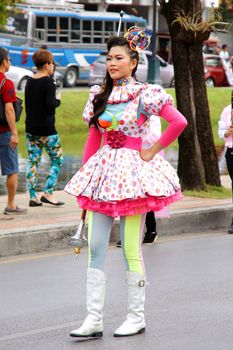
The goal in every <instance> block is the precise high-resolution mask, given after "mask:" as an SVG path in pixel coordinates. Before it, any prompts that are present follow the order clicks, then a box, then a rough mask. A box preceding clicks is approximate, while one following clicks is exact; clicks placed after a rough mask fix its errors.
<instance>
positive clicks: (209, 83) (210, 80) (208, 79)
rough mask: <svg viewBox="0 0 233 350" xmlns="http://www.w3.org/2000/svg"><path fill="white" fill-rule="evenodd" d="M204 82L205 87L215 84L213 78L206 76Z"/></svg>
mask: <svg viewBox="0 0 233 350" xmlns="http://www.w3.org/2000/svg"><path fill="white" fill-rule="evenodd" d="M205 83H206V86H207V87H214V86H215V83H214V79H212V78H207V79H206V81H205Z"/></svg>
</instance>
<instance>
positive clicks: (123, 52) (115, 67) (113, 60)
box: [107, 46, 137, 80]
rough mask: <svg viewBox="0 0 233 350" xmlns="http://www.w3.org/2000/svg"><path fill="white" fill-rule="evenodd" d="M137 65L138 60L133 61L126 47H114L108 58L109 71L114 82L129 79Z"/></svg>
mask: <svg viewBox="0 0 233 350" xmlns="http://www.w3.org/2000/svg"><path fill="white" fill-rule="evenodd" d="M136 65H137V60H136V59H131V57H130V55H129V53H128V50H127V48H126V47H124V46H114V47H112V48H111V49H110V51H109V54H108V56H107V71H108V73H109V75H110V77H111V78H112V79H113V80H118V79H127V78H130V77H131V76H132V71H133V69H134V68H135V67H136Z"/></svg>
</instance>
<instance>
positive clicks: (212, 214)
mask: <svg viewBox="0 0 233 350" xmlns="http://www.w3.org/2000/svg"><path fill="white" fill-rule="evenodd" d="M231 218H232V205H229V206H222V207H212V208H211V209H208V208H206V209H203V208H201V209H190V210H188V211H187V210H183V211H181V210H179V211H173V212H172V215H171V217H170V218H163V219H157V224H158V226H157V227H158V232H159V235H160V236H172V235H178V234H183V233H197V232H199V233H200V232H201V231H209V230H216V229H223V230H224V231H225V230H227V227H228V224H230V222H231ZM76 229H77V222H75V223H74V222H73V223H72V222H71V223H69V224H63V225H62V224H57V225H44V226H37V227H33V228H32V227H28V228H23V229H14V230H9V231H8V232H6V233H4V234H2V235H1V236H0V257H4V256H10V255H19V254H29V253H36V252H41V251H45V250H48V249H62V248H68V247H70V245H69V240H70V236H72V235H73V234H74V233H75V230H76ZM119 237H120V233H119V221H116V223H115V224H114V226H113V229H112V232H111V237H110V241H111V242H116V241H117V240H119Z"/></svg>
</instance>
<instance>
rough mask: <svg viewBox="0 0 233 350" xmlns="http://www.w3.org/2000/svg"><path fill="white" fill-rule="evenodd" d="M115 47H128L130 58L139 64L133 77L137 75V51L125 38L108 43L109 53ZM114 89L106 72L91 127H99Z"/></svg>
mask: <svg viewBox="0 0 233 350" xmlns="http://www.w3.org/2000/svg"><path fill="white" fill-rule="evenodd" d="M115 46H122V47H126V48H127V50H128V53H129V56H130V58H131V60H133V59H136V60H137V64H136V66H135V67H134V69H133V71H132V76H134V75H135V73H136V70H137V66H138V61H139V55H138V52H137V51H134V50H132V49H131V48H130V46H129V43H128V41H127V40H126V39H125V38H124V37H118V36H112V37H110V38H109V39H108V41H107V50H108V52H109V51H110V50H111V48H112V47H115ZM112 88H113V80H112V78H111V77H110V75H109V73H108V71H107V72H106V75H105V78H104V85H103V88H102V89H101V91H100V92H99V93H98V94H97V95H96V96H95V98H94V100H93V107H94V116H93V117H92V118H91V120H90V123H89V126H91V125H92V124H93V125H94V126H95V127H98V117H99V116H100V115H101V114H102V113H103V112H104V110H105V107H106V104H107V100H108V97H109V96H110V94H111V92H112Z"/></svg>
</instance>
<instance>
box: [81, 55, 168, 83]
mask: <svg viewBox="0 0 233 350" xmlns="http://www.w3.org/2000/svg"><path fill="white" fill-rule="evenodd" d="M151 55H152V53H151V52H150V51H144V52H142V53H141V54H140V55H139V63H138V68H137V72H136V79H137V80H138V81H141V82H145V81H147V71H148V57H149V56H151ZM106 57H107V52H106V51H104V52H101V53H100V55H99V57H98V58H97V60H96V61H95V62H94V63H92V64H91V65H90V72H89V77H88V85H89V86H92V85H95V84H97V85H101V84H102V83H103V78H104V76H105V71H106ZM157 58H158V60H159V63H160V79H161V84H162V85H163V86H164V87H172V86H174V83H175V81H174V68H173V65H172V64H169V63H167V62H166V61H164V60H163V59H162V58H161V57H160V56H158V55H157Z"/></svg>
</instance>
